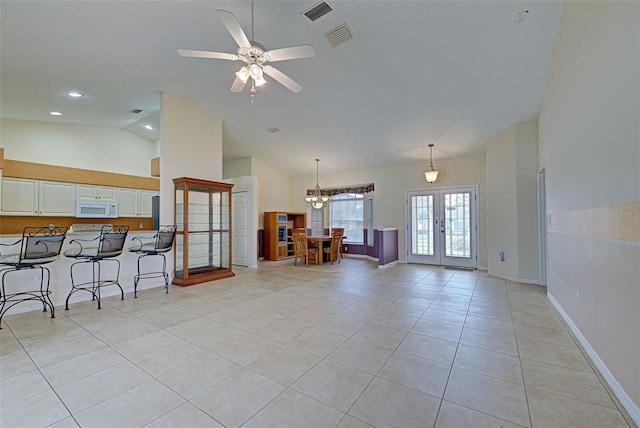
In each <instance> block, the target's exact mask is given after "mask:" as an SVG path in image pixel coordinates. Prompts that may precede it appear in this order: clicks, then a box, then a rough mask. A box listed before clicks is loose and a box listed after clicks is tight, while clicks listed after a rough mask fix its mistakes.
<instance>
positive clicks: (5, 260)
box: [0, 226, 67, 329]
mask: <svg viewBox="0 0 640 428" xmlns="http://www.w3.org/2000/svg"><path fill="white" fill-rule="evenodd" d="M66 234H67V228H66V227H55V226H53V227H34V226H27V227H25V228H24V229H23V230H22V238H21V239H19V240H18V241H16V242H14V243H12V244H0V245H2V246H14V245H18V244H20V250H19V252H18V253H17V254H7V255H4V256H0V266H1V267H0V272H2V294H1V295H0V329H1V328H2V325H1V323H2V316H3V315H4V314H5V312H7V310H9V309H10V308H12V307H13V306H15V305H17V304H18V303H22V302H27V301H29V300H39V301H41V302H42V311H43V312H47V306H48V307H49V309H51V318H55V309H54V308H53V303H52V302H51V298H50V294H51V291H49V279H50V278H51V272H49V269H48V268H46V267H45V266H43V265H45V264H47V263H51V262H53V261H56V260H58V258H59V256H60V250H61V249H62V243H63V242H64V238H65V236H66ZM27 269H40V274H39V277H40V290H31V291H29V290H23V291H16V292H12V293H7V291H6V288H5V277H6V275H7V274H8V273H10V272H17V271H24V270H27ZM45 272H46V280H45ZM20 286H22V283H21V285H20Z"/></svg>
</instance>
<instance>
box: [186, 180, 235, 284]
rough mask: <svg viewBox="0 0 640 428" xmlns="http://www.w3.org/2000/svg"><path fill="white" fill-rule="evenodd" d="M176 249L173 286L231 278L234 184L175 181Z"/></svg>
mask: <svg viewBox="0 0 640 428" xmlns="http://www.w3.org/2000/svg"><path fill="white" fill-rule="evenodd" d="M173 183H174V187H175V224H176V226H177V231H176V250H175V275H174V278H173V283H174V284H176V285H181V286H187V285H193V284H199V283H201V282H207V281H212V280H215V279H220V278H228V277H231V276H234V275H235V274H234V273H233V271H232V270H231V266H232V264H231V188H232V187H233V184H228V183H220V182H216V181H207V180H199V179H195V178H186V177H182V178H174V179H173Z"/></svg>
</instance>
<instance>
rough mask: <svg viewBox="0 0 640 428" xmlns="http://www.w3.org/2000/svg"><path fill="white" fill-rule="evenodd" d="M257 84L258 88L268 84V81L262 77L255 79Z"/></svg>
mask: <svg viewBox="0 0 640 428" xmlns="http://www.w3.org/2000/svg"><path fill="white" fill-rule="evenodd" d="M255 82H256V86H262V85H264V84H265V83H267V81H266V80H264V77H262V76H260V77H258V78H257V79H255Z"/></svg>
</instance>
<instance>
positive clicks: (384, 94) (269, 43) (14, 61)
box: [0, 0, 563, 176]
mask: <svg viewBox="0 0 640 428" xmlns="http://www.w3.org/2000/svg"><path fill="white" fill-rule="evenodd" d="M317 3H318V1H316V0H313V1H267V0H264V1H263V0H258V1H256V2H255V5H254V26H253V34H254V39H255V40H256V41H258V42H259V43H261V44H262V45H264V46H266V48H267V49H276V48H281V47H288V46H295V45H300V44H306V43H308V44H310V45H312V46H313V48H314V49H315V53H316V55H315V57H313V58H305V59H298V60H292V61H282V62H278V63H275V64H273V65H274V66H276V67H277V68H278V69H279V70H281V71H282V72H284V73H286V74H287V75H288V76H289V77H291V78H292V79H294V80H295V81H296V82H298V83H299V84H300V85H302V86H303V87H304V90H303V91H302V92H300V93H297V94H294V93H292V92H291V91H289V90H288V89H286V88H285V87H283V86H282V85H280V84H279V83H277V82H275V81H274V80H273V79H270V78H269V77H267V84H266V85H264V86H262V87H260V88H258V90H257V95H256V98H255V103H254V104H253V105H252V104H251V103H250V97H249V87H248V86H247V87H246V88H245V90H244V92H242V93H240V94H238V93H233V92H231V91H230V90H229V88H230V86H231V84H232V82H233V79H234V77H235V76H234V73H235V72H236V71H237V70H238V69H239V68H240V66H241V65H242V63H240V62H233V61H224V60H218V59H196V58H184V57H181V56H179V55H177V53H176V51H177V50H178V49H180V48H183V49H196V50H211V51H220V52H230V53H235V51H236V49H237V45H236V43H235V42H234V40H233V38H232V37H231V36H230V35H229V33H228V32H227V30H226V29H225V27H224V26H223V24H222V22H221V21H220V19H219V17H218V16H217V15H216V14H215V13H214V11H215V10H216V9H225V10H228V11H230V12H232V13H233V14H235V16H236V18H237V20H238V21H239V23H240V25H241V26H242V28H243V29H244V31H245V33H246V34H247V36H248V37H249V38H251V37H252V36H251V33H252V25H251V2H249V1H226V2H218V1H81V2H80V1H55V0H54V1H42V2H39V1H5V0H2V1H1V3H0V40H1V42H0V43H1V44H0V55H1V58H0V59H1V62H0V67H1V69H0V79H1V80H0V90H1V105H0V108H1V110H0V114H1V116H2V118H8V119H23V120H35V121H52V122H60V123H73V124H92V125H103V126H115V127H123V128H128V129H130V130H133V131H135V132H138V133H142V134H143V135H146V134H144V132H146V131H144V130H142V129H140V127H141V125H142V124H144V123H146V122H147V121H151V122H153V121H155V122H158V121H159V118H158V114H157V112H158V109H159V95H158V94H159V93H160V92H170V93H175V94H180V95H184V96H186V97H188V98H189V99H191V100H192V101H193V102H195V103H197V104H199V105H201V106H203V107H204V108H206V109H208V110H209V111H211V112H212V113H214V114H215V115H217V116H218V117H220V118H221V119H222V120H223V123H224V129H223V155H224V159H225V160H233V159H238V158H242V157H248V156H252V157H258V158H260V159H262V160H263V161H265V162H267V163H268V164H270V165H271V166H273V167H275V168H277V169H279V170H281V171H282V172H284V173H285V174H288V175H290V176H298V175H308V174H309V171H310V170H313V169H314V167H315V161H314V159H315V158H320V159H322V170H323V173H330V172H335V171H343V170H348V169H365V168H376V167H383V166H389V165H401V164H408V163H415V162H419V161H425V160H426V159H427V157H428V152H427V144H429V143H433V144H435V147H434V160H437V159H438V158H443V157H454V156H463V155H473V154H480V153H482V152H484V143H485V142H486V140H487V139H488V138H489V137H491V136H492V135H495V134H496V133H498V132H500V131H502V130H504V129H506V128H508V127H510V126H512V125H513V124H515V123H518V122H521V121H526V120H531V119H535V118H536V117H537V112H538V110H539V107H540V102H541V98H542V93H543V90H544V87H545V81H546V77H547V73H548V71H549V65H550V60H551V55H552V51H553V48H554V43H555V38H556V34H557V31H558V25H559V22H560V15H561V13H562V7H563V3H562V2H560V1H545V2H541V1H339V0H334V1H331V0H329V1H327V3H328V4H329V5H330V6H331V7H332V8H333V11H331V12H330V13H328V14H327V15H325V16H323V17H321V18H319V19H318V20H316V21H311V20H309V19H308V18H307V17H305V16H304V15H303V14H302V13H303V12H305V11H307V10H308V9H310V8H311V7H313V6H315V5H316V4H317ZM524 11H528V13H526V19H524V21H522V22H516V20H517V19H516V18H517V15H518V12H524ZM343 23H346V24H347V25H348V27H349V29H350V30H351V32H352V34H353V38H352V39H351V40H348V41H347V42H345V43H343V44H341V45H339V46H337V47H332V46H331V45H330V44H329V43H328V41H327V40H326V38H325V36H324V34H325V33H327V32H328V31H330V30H332V29H333V28H335V27H337V26H338V25H340V24H343ZM70 90H76V91H79V92H81V93H82V94H84V95H85V96H84V97H82V98H80V99H76V100H74V99H71V98H69V97H68V96H67V95H66V93H67V92H68V91H70ZM136 108H138V109H141V110H143V112H142V113H140V114H137V115H136V114H133V113H131V110H132V109H136ZM52 110H59V111H61V112H63V115H62V116H58V117H53V116H50V115H49V112H50V111H52ZM272 127H275V128H278V129H279V130H280V131H279V132H277V133H270V132H268V131H267V129H269V128H272ZM148 138H150V139H157V138H160V137H159V134H153V133H151V134H149V135H148ZM87 144H91V142H87Z"/></svg>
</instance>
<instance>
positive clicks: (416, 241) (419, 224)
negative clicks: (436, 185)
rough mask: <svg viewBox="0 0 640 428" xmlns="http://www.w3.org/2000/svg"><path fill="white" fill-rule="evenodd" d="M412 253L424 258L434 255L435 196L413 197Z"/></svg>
mask: <svg viewBox="0 0 640 428" xmlns="http://www.w3.org/2000/svg"><path fill="white" fill-rule="evenodd" d="M411 211H412V212H411V222H412V225H411V233H412V234H413V236H412V239H411V243H412V249H411V251H412V253H413V254H419V255H423V256H432V255H433V254H434V242H433V214H434V213H433V195H420V196H412V197H411Z"/></svg>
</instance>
